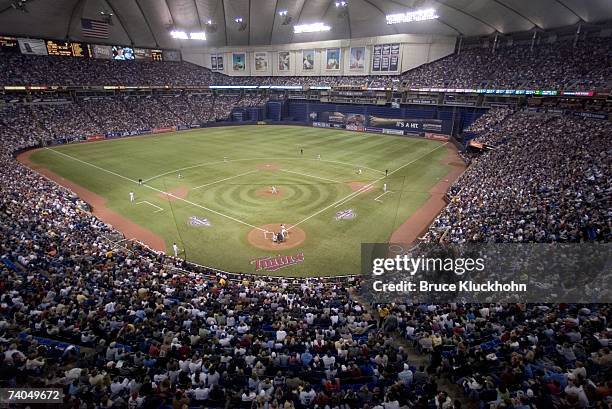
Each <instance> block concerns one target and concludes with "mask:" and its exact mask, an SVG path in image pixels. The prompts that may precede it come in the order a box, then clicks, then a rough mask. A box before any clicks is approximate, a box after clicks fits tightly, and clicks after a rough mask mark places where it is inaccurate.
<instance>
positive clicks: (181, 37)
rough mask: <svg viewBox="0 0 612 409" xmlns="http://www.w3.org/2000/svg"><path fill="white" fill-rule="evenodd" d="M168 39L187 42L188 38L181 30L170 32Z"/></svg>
mask: <svg viewBox="0 0 612 409" xmlns="http://www.w3.org/2000/svg"><path fill="white" fill-rule="evenodd" d="M170 37H172V38H176V39H177V40H188V39H189V36H188V35H187V33H186V32H184V31H181V30H172V31H170Z"/></svg>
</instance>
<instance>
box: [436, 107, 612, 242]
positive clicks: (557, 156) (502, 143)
mask: <svg viewBox="0 0 612 409" xmlns="http://www.w3.org/2000/svg"><path fill="white" fill-rule="evenodd" d="M500 118H503V119H502V120H501V121H500ZM484 123H490V124H493V123H496V124H497V128H496V129H495V128H494V129H495V131H493V132H490V131H488V130H482V132H481V134H480V135H478V136H477V137H476V140H477V141H480V142H482V143H484V144H487V145H491V146H493V147H494V148H493V149H492V150H487V151H486V152H484V153H483V154H482V155H480V156H479V157H477V158H476V159H474V160H473V161H472V165H471V166H470V168H469V169H468V170H467V171H466V172H465V173H464V174H463V176H462V177H461V178H460V179H459V180H458V181H457V182H456V183H455V184H454V185H453V186H452V188H451V190H450V192H449V195H450V196H451V197H452V199H451V203H450V204H449V205H448V206H447V207H446V209H445V210H444V211H443V212H442V213H441V215H440V216H439V217H438V218H437V219H436V220H435V222H434V224H433V226H432V229H431V230H430V233H429V238H430V240H439V239H440V238H442V237H443V238H444V240H446V241H450V242H457V243H462V242H482V241H484V242H496V243H500V242H501V243H515V242H530V243H531V242H538V243H542V242H543V243H549V242H583V241H599V242H608V241H609V240H610V229H611V227H612V226H611V223H610V220H611V217H610V216H611V213H610V208H609V203H610V200H611V196H612V187H611V186H612V184H611V183H610V182H611V179H610V178H611V176H610V168H611V166H612V160H611V158H612V156H611V155H610V154H611V153H612V140H611V139H610V135H612V124H611V123H610V122H609V121H607V120H588V119H583V118H578V117H571V116H561V115H551V114H544V113H533V112H525V111H519V112H516V113H513V114H511V115H508V114H507V111H505V110H503V111H502V110H497V111H493V112H492V113H491V114H490V115H488V120H487V119H483V118H482V117H481V118H480V119H479V121H477V123H475V125H474V127H476V128H479V124H484Z"/></svg>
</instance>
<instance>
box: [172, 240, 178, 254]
mask: <svg viewBox="0 0 612 409" xmlns="http://www.w3.org/2000/svg"><path fill="white" fill-rule="evenodd" d="M172 251H173V252H174V257H178V253H179V248H178V246H177V245H176V242H175V243H172Z"/></svg>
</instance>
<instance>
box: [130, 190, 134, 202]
mask: <svg viewBox="0 0 612 409" xmlns="http://www.w3.org/2000/svg"><path fill="white" fill-rule="evenodd" d="M130 203H134V192H130Z"/></svg>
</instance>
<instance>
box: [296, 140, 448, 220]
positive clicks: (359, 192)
mask: <svg viewBox="0 0 612 409" xmlns="http://www.w3.org/2000/svg"><path fill="white" fill-rule="evenodd" d="M447 144H448V142H445V143H443V144H442V145H438V146H436V147H435V148H434V149H432V150H430V151H429V152H427V153H425V154H423V155H421V156H419V157H418V158H416V159H414V160H411V161H410V162H408V163H405V164H404V165H402V166H400V167H399V168H397V169H395V170H393V171H391V172H389V175H392V174H394V173H395V172H397V171H399V170H401V169H403V168H405V167H406V166H408V165H411V164H413V163H414V162H416V161H418V160H420V159H422V158H424V157H425V156H427V155H429V154H430V153H432V152H433V151H436V150H438V149H440V148H441V147H443V146H446V145H447ZM384 178H385V176H383V177H381V178H378V179H376V180H375V181H373V182H371V183H369V184H367V185H365V186H363V187H361V189H359V190H357V191H355V192H353V193H351V194H349V195H348V196H346V197H344V198H342V199H340V200H338V201H336V202H334V203H332V204H330V205H329V206H326V207H324V208H323V209H321V210H318V211H317V212H315V213H314V214H312V215H310V216H308V217H307V218H305V219H303V220H301V221H299V222H297V223H296V224H294V225H293V226H291V227H289V228H288V229H287V230H291V229H292V228H294V227H295V226H298V225H300V224H302V223H304V222H305V221H307V220H310V219H312V218H313V217H315V216H316V215H318V214H320V213H322V212H324V211H326V210H327V209H329V208H330V207H332V206H335V207H338V206H339V205H340V204H343V203H346V202H348V201H349V200H351V199H353V198H355V197H357V196H358V195H360V194H361V193H363V192H364V191H366V190H368V189H369V188H370V187H371V186H372V185H374V183H376V182H380V181H381V180H383V179H384Z"/></svg>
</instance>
